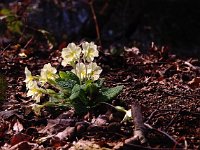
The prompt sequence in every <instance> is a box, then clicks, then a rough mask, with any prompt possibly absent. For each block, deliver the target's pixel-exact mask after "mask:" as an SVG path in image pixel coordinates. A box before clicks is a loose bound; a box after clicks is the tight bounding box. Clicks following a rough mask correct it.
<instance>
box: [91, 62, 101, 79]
mask: <svg viewBox="0 0 200 150" xmlns="http://www.w3.org/2000/svg"><path fill="white" fill-rule="evenodd" d="M101 72H102V69H101V67H100V66H98V65H97V63H93V62H91V63H89V64H88V66H87V74H88V76H89V78H90V79H92V80H93V81H96V80H98V79H99V76H100V74H101Z"/></svg>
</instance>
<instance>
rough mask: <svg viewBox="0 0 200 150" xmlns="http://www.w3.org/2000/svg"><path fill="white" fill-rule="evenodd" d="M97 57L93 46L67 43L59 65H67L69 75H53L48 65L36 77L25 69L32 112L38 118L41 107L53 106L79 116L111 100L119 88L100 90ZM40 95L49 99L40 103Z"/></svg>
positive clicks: (53, 70) (53, 69)
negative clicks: (33, 102)
mask: <svg viewBox="0 0 200 150" xmlns="http://www.w3.org/2000/svg"><path fill="white" fill-rule="evenodd" d="M98 56H99V52H98V50H97V46H96V45H95V44H94V43H93V42H90V43H88V42H83V43H81V44H80V45H76V44H74V43H70V44H69V45H68V46H67V47H66V48H63V50H62V53H61V57H62V62H61V65H62V66H64V67H65V66H67V65H70V66H71V67H72V70H71V71H57V70H56V68H55V67H53V66H51V64H50V63H48V64H45V65H44V67H43V68H42V69H41V72H40V75H36V76H34V75H32V73H31V72H30V71H29V69H28V68H27V67H25V75H26V79H25V80H24V82H25V83H26V88H27V90H28V92H27V96H28V97H30V96H31V97H32V99H34V100H35V101H36V104H34V105H32V109H33V110H34V112H35V113H36V114H38V115H40V110H41V109H42V108H43V107H48V106H54V105H56V106H66V107H73V108H74V109H75V111H76V113H77V114H83V113H86V112H87V111H88V110H89V109H90V108H94V107H96V106H97V105H98V104H100V103H102V102H108V101H110V100H112V99H113V98H115V97H116V96H117V95H118V94H119V92H120V91H121V90H122V89H123V86H116V87H113V88H106V87H104V86H103V81H104V80H103V79H101V78H99V77H100V74H101V72H102V69H101V67H100V66H98V65H97V63H96V62H94V59H95V57H98ZM43 95H45V98H47V97H48V98H49V99H43V100H42V101H41V97H42V96H43ZM46 95H47V96H46ZM38 103H39V104H38ZM127 115H128V113H127ZM126 118H127V116H126V117H125V119H126Z"/></svg>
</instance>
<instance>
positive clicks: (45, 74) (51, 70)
mask: <svg viewBox="0 0 200 150" xmlns="http://www.w3.org/2000/svg"><path fill="white" fill-rule="evenodd" d="M56 72H57V70H56V68H55V67H52V66H51V64H50V63H48V64H45V65H44V67H43V68H42V69H41V73H40V76H33V75H32V74H31V72H30V70H28V68H27V67H25V75H26V79H25V80H24V82H25V83H26V88H27V89H28V92H27V96H32V98H33V99H34V100H36V102H40V97H41V96H42V95H43V94H44V93H46V91H45V89H43V88H41V87H39V86H38V85H40V86H43V85H44V84H45V83H47V82H48V81H49V80H55V79H56V78H57V77H58V76H57V75H56Z"/></svg>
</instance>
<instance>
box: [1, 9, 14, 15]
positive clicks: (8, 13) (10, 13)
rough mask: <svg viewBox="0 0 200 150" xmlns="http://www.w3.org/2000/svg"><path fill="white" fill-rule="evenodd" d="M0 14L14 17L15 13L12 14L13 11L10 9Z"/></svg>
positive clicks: (3, 10)
mask: <svg viewBox="0 0 200 150" xmlns="http://www.w3.org/2000/svg"><path fill="white" fill-rule="evenodd" d="M0 14H1V15H7V16H8V15H12V14H13V13H12V11H11V10H10V9H5V8H4V9H2V10H1V11H0Z"/></svg>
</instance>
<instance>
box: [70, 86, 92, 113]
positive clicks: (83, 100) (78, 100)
mask: <svg viewBox="0 0 200 150" xmlns="http://www.w3.org/2000/svg"><path fill="white" fill-rule="evenodd" d="M69 99H70V100H71V104H72V105H73V107H74V109H75V110H76V112H77V113H78V114H81V113H84V112H86V111H87V110H88V105H89V99H88V98H87V96H86V94H85V92H84V90H83V89H82V88H81V85H78V84H76V85H75V86H74V87H73V89H72V94H71V96H70V97H69Z"/></svg>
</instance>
